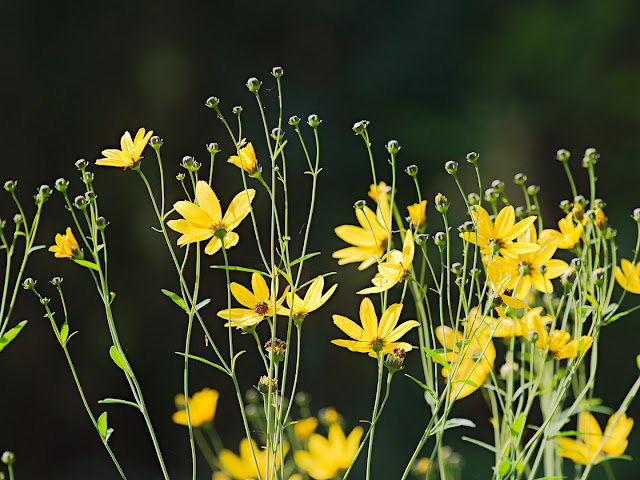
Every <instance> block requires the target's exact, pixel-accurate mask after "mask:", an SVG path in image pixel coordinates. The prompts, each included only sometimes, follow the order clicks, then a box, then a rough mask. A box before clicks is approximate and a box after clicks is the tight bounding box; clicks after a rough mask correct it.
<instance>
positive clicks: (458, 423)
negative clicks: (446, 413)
mask: <svg viewBox="0 0 640 480" xmlns="http://www.w3.org/2000/svg"><path fill="white" fill-rule="evenodd" d="M475 426H476V424H475V423H473V422H472V421H471V420H469V419H468V418H450V419H449V420H447V422H446V423H445V424H444V429H445V430H446V429H448V428H456V427H469V428H475Z"/></svg>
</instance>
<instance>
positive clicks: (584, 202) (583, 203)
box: [573, 195, 587, 208]
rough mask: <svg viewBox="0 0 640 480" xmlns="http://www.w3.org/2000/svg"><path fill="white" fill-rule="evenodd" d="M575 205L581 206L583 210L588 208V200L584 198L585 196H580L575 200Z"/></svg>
mask: <svg viewBox="0 0 640 480" xmlns="http://www.w3.org/2000/svg"><path fill="white" fill-rule="evenodd" d="M573 204H574V205H580V206H581V207H582V208H584V207H586V206H587V199H586V198H584V195H578V196H577V197H575V198H574V199H573Z"/></svg>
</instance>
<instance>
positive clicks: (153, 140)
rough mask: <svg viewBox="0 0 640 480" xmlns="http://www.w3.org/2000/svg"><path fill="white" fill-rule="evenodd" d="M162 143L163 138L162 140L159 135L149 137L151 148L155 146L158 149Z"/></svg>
mask: <svg viewBox="0 0 640 480" xmlns="http://www.w3.org/2000/svg"><path fill="white" fill-rule="evenodd" d="M163 143H164V140H162V139H161V138H160V137H159V136H157V135H154V136H153V137H151V138H150V139H149V145H151V146H152V147H153V148H155V149H156V150H157V149H159V148H160V147H161V146H162V144H163Z"/></svg>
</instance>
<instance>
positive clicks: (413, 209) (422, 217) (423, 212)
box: [407, 200, 427, 228]
mask: <svg viewBox="0 0 640 480" xmlns="http://www.w3.org/2000/svg"><path fill="white" fill-rule="evenodd" d="M407 210H408V211H409V216H410V217H411V225H413V226H414V227H416V228H418V227H419V226H420V225H422V224H424V222H426V221H427V201H426V200H422V202H420V203H414V204H413V205H409V206H408V207H407Z"/></svg>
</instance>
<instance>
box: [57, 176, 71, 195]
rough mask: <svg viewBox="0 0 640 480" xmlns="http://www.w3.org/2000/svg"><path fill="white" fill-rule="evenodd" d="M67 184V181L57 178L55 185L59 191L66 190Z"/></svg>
mask: <svg viewBox="0 0 640 480" xmlns="http://www.w3.org/2000/svg"><path fill="white" fill-rule="evenodd" d="M68 186H69V181H68V180H66V179H64V178H59V179H57V180H56V183H55V187H56V190H58V191H59V192H66V191H67V187H68Z"/></svg>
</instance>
